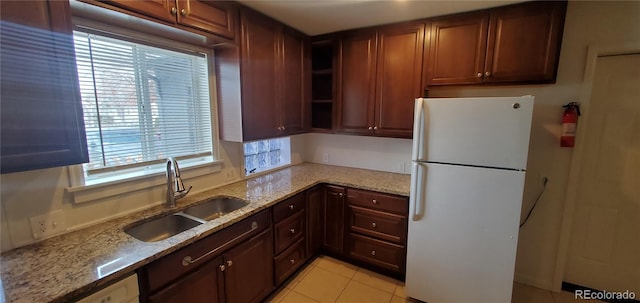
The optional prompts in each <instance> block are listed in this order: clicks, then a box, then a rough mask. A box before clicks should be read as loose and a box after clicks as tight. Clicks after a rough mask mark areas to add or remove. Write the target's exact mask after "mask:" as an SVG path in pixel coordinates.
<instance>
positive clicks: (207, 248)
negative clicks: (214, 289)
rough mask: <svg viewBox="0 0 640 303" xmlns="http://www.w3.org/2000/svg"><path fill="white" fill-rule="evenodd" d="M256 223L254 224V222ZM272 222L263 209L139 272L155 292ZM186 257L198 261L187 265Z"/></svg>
mask: <svg viewBox="0 0 640 303" xmlns="http://www.w3.org/2000/svg"><path fill="white" fill-rule="evenodd" d="M254 222H255V224H253V223H254ZM270 225H271V222H270V213H269V211H268V210H266V211H262V212H260V213H258V214H256V215H253V216H251V217H249V218H247V219H244V220H242V221H240V222H238V223H235V224H233V225H231V226H229V227H227V228H225V229H223V230H221V231H219V232H216V233H214V234H212V235H210V236H208V237H206V238H204V239H202V240H199V241H197V242H195V243H193V244H191V245H189V246H187V247H185V248H182V249H180V250H178V251H176V252H174V253H171V254H169V255H167V256H165V257H163V258H161V259H159V260H156V261H154V262H152V263H151V264H149V265H147V266H145V267H144V268H142V269H141V271H140V273H141V275H142V276H143V277H144V278H146V279H147V280H148V291H149V292H153V291H154V290H156V289H158V288H160V287H162V286H164V285H166V284H167V283H169V282H171V281H172V280H174V279H176V278H178V277H180V276H182V275H183V274H186V273H187V272H189V271H192V270H193V269H194V268H196V267H198V266H200V265H202V264H205V263H206V262H207V261H208V260H211V259H213V258H215V257H216V256H219V255H220V254H222V253H223V252H224V251H225V250H227V249H229V248H231V247H233V246H235V245H237V244H239V243H242V242H243V241H245V240H247V239H249V238H251V237H253V236H255V235H257V234H259V233H260V232H262V231H263V230H266V229H267V228H269V227H270ZM254 226H255V227H254ZM187 257H189V258H190V259H191V260H192V262H193V261H195V262H193V263H190V264H189V263H185V264H186V265H184V264H183V260H185V258H187ZM144 278H143V279H144ZM143 285H144V284H143Z"/></svg>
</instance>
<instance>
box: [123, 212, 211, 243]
mask: <svg viewBox="0 0 640 303" xmlns="http://www.w3.org/2000/svg"><path fill="white" fill-rule="evenodd" d="M200 224H202V223H201V222H198V221H196V220H193V219H189V218H187V217H183V216H181V215H180V213H176V214H171V215H168V216H164V217H160V218H157V219H154V220H151V221H148V222H145V223H142V224H138V225H134V226H132V227H129V228H126V229H125V230H124V232H126V233H127V234H129V235H131V236H132V237H134V238H136V239H138V240H141V241H145V242H156V241H161V240H164V239H167V238H169V237H171V236H174V235H177V234H179V233H181V232H183V231H185V230H188V229H191V228H193V227H196V226H198V225H200Z"/></svg>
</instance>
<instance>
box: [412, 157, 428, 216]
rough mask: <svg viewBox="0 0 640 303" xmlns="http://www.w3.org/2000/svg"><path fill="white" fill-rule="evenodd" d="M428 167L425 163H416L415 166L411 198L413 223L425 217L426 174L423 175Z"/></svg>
mask: <svg viewBox="0 0 640 303" xmlns="http://www.w3.org/2000/svg"><path fill="white" fill-rule="evenodd" d="M426 167H427V165H426V164H425V163H421V162H416V165H414V166H413V172H412V174H411V176H412V178H411V181H412V182H411V183H412V184H411V188H412V191H411V197H410V200H411V201H410V203H412V204H413V213H412V215H411V219H412V220H413V221H420V219H422V217H424V210H423V209H422V206H423V204H424V190H425V184H424V175H425V174H424V173H422V172H423V171H424V170H425V169H426Z"/></svg>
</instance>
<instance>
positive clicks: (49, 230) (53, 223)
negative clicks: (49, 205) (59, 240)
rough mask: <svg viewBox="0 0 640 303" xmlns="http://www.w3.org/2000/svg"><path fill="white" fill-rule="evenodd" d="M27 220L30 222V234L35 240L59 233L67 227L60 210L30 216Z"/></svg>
mask: <svg viewBox="0 0 640 303" xmlns="http://www.w3.org/2000/svg"><path fill="white" fill-rule="evenodd" d="M29 222H30V223H31V235H32V236H33V238H34V239H36V240H37V239H42V238H46V237H49V236H52V235H55V234H59V233H61V232H63V231H65V230H66V229H67V225H66V222H65V220H64V212H62V210H56V211H53V212H50V213H48V214H44V215H41V216H35V217H31V218H29Z"/></svg>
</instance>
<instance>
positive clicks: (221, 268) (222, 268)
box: [218, 265, 227, 271]
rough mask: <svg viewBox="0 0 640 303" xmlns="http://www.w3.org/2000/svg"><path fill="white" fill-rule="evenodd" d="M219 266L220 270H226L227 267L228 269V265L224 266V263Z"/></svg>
mask: <svg viewBox="0 0 640 303" xmlns="http://www.w3.org/2000/svg"><path fill="white" fill-rule="evenodd" d="M218 268H220V271H224V270H225V269H227V267H226V266H224V265H220V266H218Z"/></svg>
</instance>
